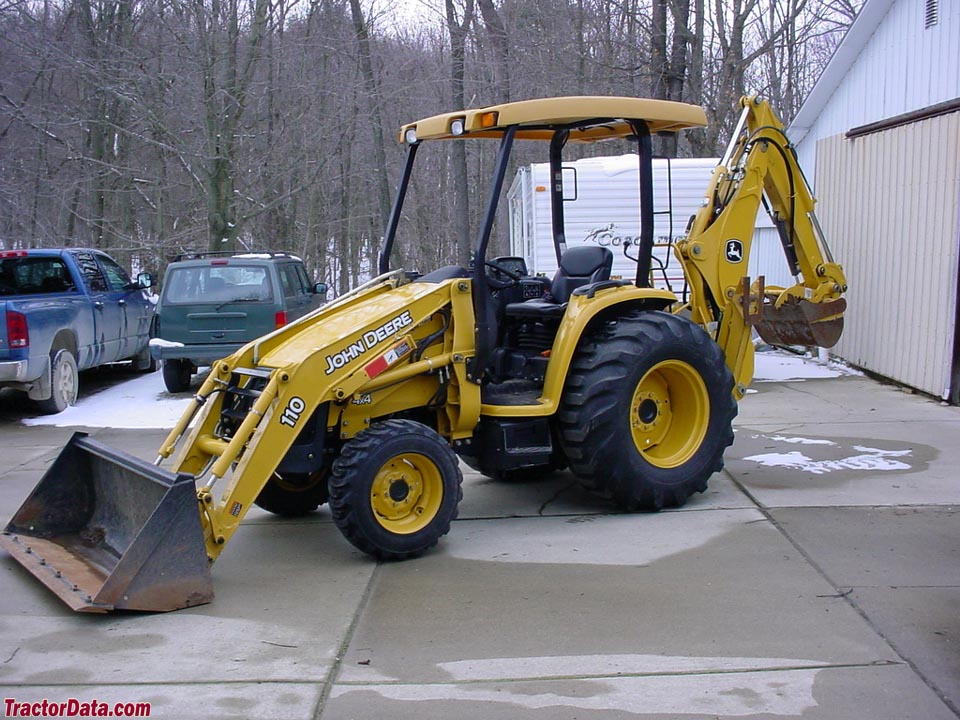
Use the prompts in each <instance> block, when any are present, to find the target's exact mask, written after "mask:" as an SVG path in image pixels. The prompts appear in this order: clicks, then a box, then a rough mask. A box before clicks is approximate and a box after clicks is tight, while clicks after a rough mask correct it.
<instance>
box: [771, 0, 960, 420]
mask: <svg viewBox="0 0 960 720" xmlns="http://www.w3.org/2000/svg"><path fill="white" fill-rule="evenodd" d="M789 134H790V138H791V139H792V140H793V141H794V142H795V143H796V144H797V146H798V153H799V155H800V163H801V166H802V167H803V168H804V170H805V171H806V172H807V174H808V177H809V178H810V179H811V181H812V182H813V185H814V188H815V192H816V195H817V197H818V200H819V204H818V214H819V216H820V220H821V222H822V224H823V226H824V229H825V231H826V233H827V237H828V238H829V240H830V244H831V248H832V249H833V251H834V254H835V256H836V259H837V261H838V262H840V263H841V264H842V265H843V266H844V269H845V271H846V273H847V277H848V280H849V283H850V290H849V292H848V294H847V300H848V302H849V309H848V311H847V315H846V325H845V330H844V336H843V339H842V340H841V341H840V343H839V344H838V345H837V347H836V348H834V349H833V353H834V354H836V355H838V356H840V357H842V358H844V359H846V360H848V361H849V362H851V363H853V364H855V365H857V366H858V367H861V368H863V369H865V370H868V371H870V372H873V373H876V374H878V375H880V376H884V377H887V378H890V379H893V380H895V381H897V382H899V383H902V384H904V385H907V386H910V387H914V388H917V389H919V390H922V391H924V392H928V393H931V394H933V395H936V396H938V397H943V398H948V399H950V400H951V401H952V402H954V403H957V402H958V400H960V336H958V333H957V326H958V319H960V306H958V294H957V285H958V272H960V271H958V254H960V2H957V0H867V2H866V4H865V5H864V7H863V9H862V10H861V12H860V15H859V16H858V17H857V19H856V21H855V22H854V23H853V25H852V26H851V28H850V30H849V31H848V33H847V35H846V37H845V38H844V40H843V42H842V43H841V44H840V46H839V48H838V49H837V51H836V53H835V55H834V57H833V58H832V59H831V61H830V63H829V64H828V66H827V68H826V70H825V71H824V73H823V76H822V77H821V78H820V79H819V81H818V82H817V84H816V86H815V87H814V89H813V91H812V92H811V93H810V96H809V97H808V98H807V100H806V102H805V103H804V105H803V107H802V108H801V109H800V112H799V113H798V115H797V117H796V119H795V120H794V121H793V123H792V125H791V126H790V129H789Z"/></svg>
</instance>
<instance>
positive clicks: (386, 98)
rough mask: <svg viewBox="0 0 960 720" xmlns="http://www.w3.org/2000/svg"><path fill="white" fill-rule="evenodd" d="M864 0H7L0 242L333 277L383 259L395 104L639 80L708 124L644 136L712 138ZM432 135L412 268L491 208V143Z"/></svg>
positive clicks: (686, 147) (349, 280)
mask: <svg viewBox="0 0 960 720" xmlns="http://www.w3.org/2000/svg"><path fill="white" fill-rule="evenodd" d="M861 4H862V0H399V1H398V0H393V2H391V1H390V0H372V2H371V1H370V0H0V248H6V249H12V248H20V247H66V246H85V247H97V248H102V249H105V250H107V251H108V252H111V253H112V254H114V255H115V256H116V257H117V258H118V259H120V260H121V261H123V262H125V263H127V264H128V266H130V267H131V268H132V269H133V270H134V271H136V270H140V269H146V270H152V271H154V272H162V270H163V268H164V267H165V265H166V263H167V261H168V260H169V259H170V258H171V257H172V256H174V255H175V254H177V253H181V252H187V251H198V250H230V251H233V250H248V251H264V250H274V251H280V250H283V251H290V252H293V253H296V254H298V255H299V256H301V257H303V258H304V259H305V260H306V262H307V266H308V267H309V268H312V269H313V271H314V272H315V274H316V277H315V279H316V280H322V281H325V282H327V283H329V284H330V285H331V287H332V288H333V289H334V290H335V291H336V292H343V291H345V290H346V289H348V288H350V287H353V286H355V285H356V284H357V282H358V281H359V280H360V279H362V278H364V277H365V276H366V275H367V274H368V273H369V272H370V268H371V267H375V266H376V254H377V251H378V249H379V243H380V239H381V236H382V233H383V229H384V227H385V225H386V218H387V215H388V212H389V206H390V202H391V199H392V195H393V192H394V186H395V184H396V181H397V177H398V174H399V171H400V169H401V165H402V155H403V148H402V146H401V145H400V144H399V143H398V142H397V132H396V131H397V129H398V128H399V126H400V124H401V123H404V122H410V121H413V120H417V119H419V118H421V117H425V116H429V115H432V114H436V113H440V112H447V111H451V110H458V109H461V108H463V107H478V106H484V105H490V104H495V103H501V102H508V101H514V100H522V99H527V98H531V97H544V96H560V95H584V94H585V95H631V96H638V97H652V98H660V99H668V100H679V101H683V102H690V103H696V104H699V105H702V106H703V107H704V108H705V110H706V112H707V117H708V119H709V122H710V125H709V127H708V128H707V129H706V130H698V131H692V132H687V133H685V134H683V135H682V136H680V137H679V138H677V137H674V138H660V139H657V141H656V146H655V150H656V151H658V152H659V153H661V154H664V155H667V156H679V157H712V156H716V155H718V154H719V153H720V151H721V150H722V148H721V147H720V146H721V145H722V144H723V143H724V142H725V141H726V138H727V136H728V134H729V133H730V132H731V131H732V128H733V125H734V124H735V121H736V116H737V110H736V103H737V100H738V98H739V97H740V96H741V95H744V94H747V93H749V94H761V95H764V96H766V97H768V98H770V99H771V101H772V102H773V104H774V107H775V108H776V109H777V110H778V112H779V113H780V114H781V116H782V117H783V118H784V120H785V121H789V120H790V119H791V118H792V117H793V115H794V114H795V113H796V111H797V110H798V108H799V106H800V104H801V103H802V101H803V99H804V98H805V96H806V94H807V93H808V92H809V90H810V89H811V87H812V86H813V83H814V82H815V81H816V79H817V77H818V76H819V74H820V72H821V71H822V69H823V67H824V66H825V64H826V62H827V61H828V60H829V58H830V55H831V54H832V52H833V50H834V48H835V47H836V45H837V44H838V43H839V41H840V40H841V39H842V36H843V33H844V32H845V30H846V28H847V27H848V26H849V24H850V23H851V22H852V21H853V18H854V17H855V16H856V12H857V10H858V9H859V7H860V5H861ZM388 8H389V9H388ZM440 145H441V146H443V148H442V150H441V152H439V153H437V154H435V155H434V156H432V157H431V158H430V159H429V160H428V161H427V162H428V163H431V165H430V166H429V167H428V168H427V169H428V170H429V172H427V173H423V172H420V173H419V175H418V176H417V177H416V178H415V179H414V181H413V184H412V186H411V194H410V196H408V199H407V203H406V205H405V215H406V220H407V221H408V224H409V226H410V227H411V230H410V231H409V233H408V240H409V242H407V243H406V244H404V247H405V250H404V257H403V258H402V263H403V265H404V267H407V268H408V269H410V268H420V269H425V270H429V269H432V268H434V267H438V266H440V265H443V264H447V263H451V262H461V263H463V262H465V261H466V259H467V257H468V254H469V246H470V238H469V236H468V234H467V231H466V228H467V227H468V226H469V227H473V226H475V222H473V221H475V220H476V217H477V216H478V215H479V213H480V212H481V211H482V205H483V202H484V194H485V191H486V179H485V178H486V177H487V176H488V174H489V170H490V168H491V166H492V163H493V158H494V155H495V153H496V145H495V143H490V142H473V143H462V142H451V143H440ZM586 152H587V153H590V152H592V153H593V154H599V153H602V149H601V150H595V151H590V150H587V151H586ZM516 162H517V163H522V162H524V158H523V156H522V154H521V155H520V156H519V157H518V158H517V160H516ZM421 170H422V168H421ZM495 243H498V246H499V249H500V250H505V238H504V237H503V233H502V232H501V233H500V237H498V238H497V239H496V240H495Z"/></svg>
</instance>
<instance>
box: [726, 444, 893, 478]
mask: <svg viewBox="0 0 960 720" xmlns="http://www.w3.org/2000/svg"><path fill="white" fill-rule="evenodd" d="M854 450H857V451H859V452H861V453H863V454H862V455H852V456H850V457H846V458H841V459H839V460H814V459H812V458H810V457H807V456H806V455H804V454H803V453H801V452H798V451H797V450H794V451H792V452H788V453H763V454H761V455H750V456H749V457H745V458H744V460H751V461H752V462H755V463H759V464H760V465H763V466H765V467H785V468H790V469H791V470H801V471H803V472H807V473H810V474H811V475H825V474H826V473H830V472H834V471H836V470H868V471H876V470H883V471H888V470H909V469H910V466H909V465H907V464H906V463H903V462H900V461H899V460H895V459H894V458H899V457H909V456H910V452H911V451H910V450H880V449H878V448H868V447H861V446H859V445H858V446H855V447H854Z"/></svg>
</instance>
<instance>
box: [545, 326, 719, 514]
mask: <svg viewBox="0 0 960 720" xmlns="http://www.w3.org/2000/svg"><path fill="white" fill-rule="evenodd" d="M736 414H737V403H736V400H735V399H734V398H733V376H732V374H731V372H730V370H729V369H728V368H727V365H726V363H725V361H724V357H723V352H722V351H721V350H720V348H719V346H718V345H717V344H716V343H715V342H714V341H713V340H712V339H711V338H710V336H709V335H707V333H706V332H704V331H703V329H701V328H700V327H699V326H697V325H695V324H694V323H692V322H690V321H689V320H686V319H683V318H680V317H677V316H675V315H670V314H668V313H664V312H653V311H651V312H640V313H634V314H631V315H628V316H626V317H624V318H620V319H618V320H617V321H616V322H611V323H606V324H604V325H603V326H600V327H598V328H596V329H595V330H593V331H592V332H591V334H590V335H589V336H587V337H585V338H584V340H583V341H582V342H581V346H580V347H579V348H578V350H577V352H576V354H575V356H574V359H573V362H572V363H571V367H570V370H569V372H568V375H567V383H566V387H565V389H564V394H563V398H562V401H561V406H560V411H559V415H558V419H559V426H560V442H561V446H562V448H563V450H564V452H565V453H566V455H567V458H568V459H569V461H570V469H571V470H572V471H573V473H574V474H575V475H576V476H577V477H578V478H580V479H581V481H582V482H583V484H584V485H586V486H587V487H590V488H592V489H596V490H602V491H607V492H609V494H610V495H611V496H612V497H613V499H614V500H615V501H616V502H617V503H618V504H619V505H621V506H622V507H624V508H625V509H627V510H631V511H632V510H659V509H661V508H665V507H679V506H680V505H683V504H684V503H685V502H686V501H687V499H688V498H689V497H690V496H691V495H692V494H693V493H695V492H703V491H704V490H706V489H707V481H708V479H709V478H710V476H711V475H712V474H713V473H715V472H717V471H719V470H720V469H722V468H723V453H724V450H725V449H726V448H727V446H729V445H730V444H731V443H732V442H733V418H734V417H735V416H736Z"/></svg>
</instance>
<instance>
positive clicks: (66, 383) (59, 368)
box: [37, 349, 80, 415]
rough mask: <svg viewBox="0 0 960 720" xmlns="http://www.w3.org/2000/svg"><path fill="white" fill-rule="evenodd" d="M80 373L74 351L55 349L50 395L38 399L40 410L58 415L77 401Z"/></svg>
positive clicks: (51, 361) (51, 364) (52, 357)
mask: <svg viewBox="0 0 960 720" xmlns="http://www.w3.org/2000/svg"><path fill="white" fill-rule="evenodd" d="M79 387H80V375H79V373H78V372H77V361H76V359H75V358H74V357H73V353H72V352H70V351H69V350H66V349H60V350H55V351H54V352H53V354H52V356H51V358H50V397H49V398H47V399H46V400H38V401H37V405H38V406H39V408H40V410H41V411H42V412H44V413H46V414H48V415H56V414H57V413H61V412H63V411H64V410H66V409H67V408H68V407H69V406H70V405H73V404H74V403H75V402H76V401H77V391H78V389H79Z"/></svg>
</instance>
